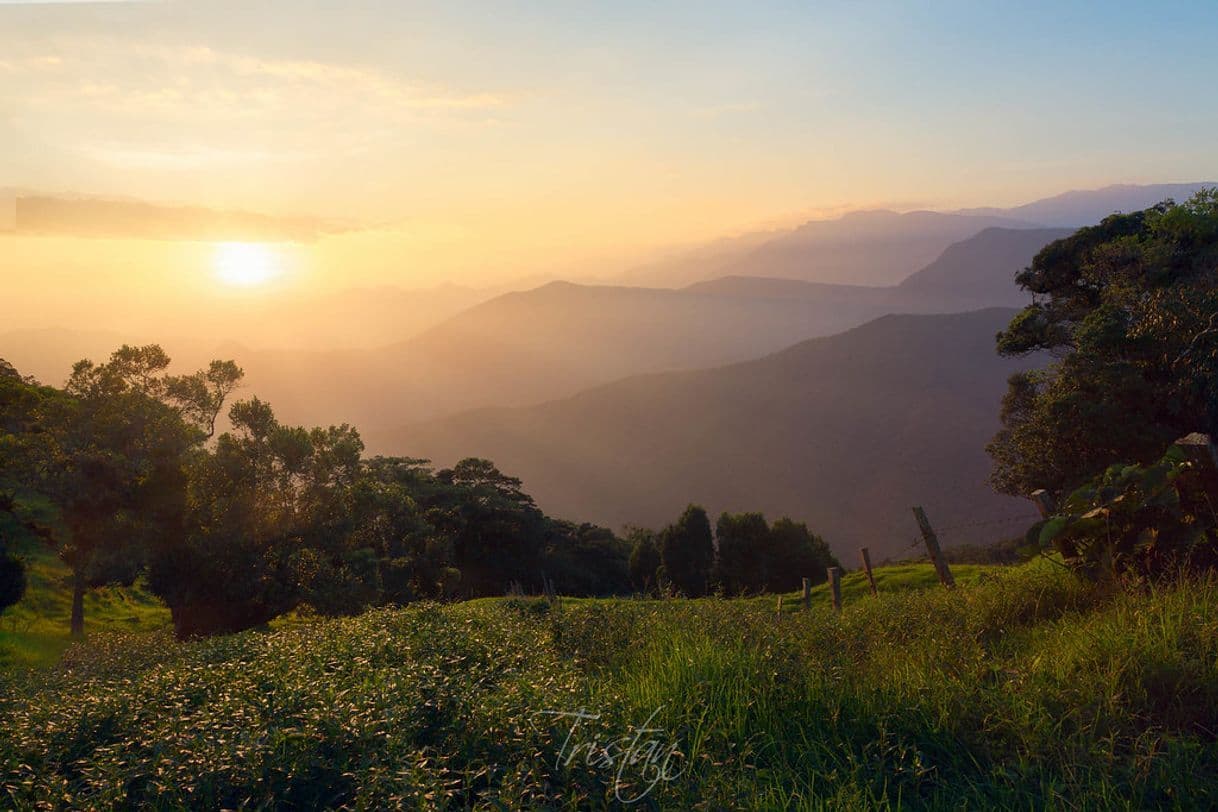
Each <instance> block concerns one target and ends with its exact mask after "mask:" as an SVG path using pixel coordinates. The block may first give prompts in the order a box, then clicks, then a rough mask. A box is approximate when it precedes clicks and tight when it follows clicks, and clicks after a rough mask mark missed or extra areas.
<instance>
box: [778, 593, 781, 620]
mask: <svg viewBox="0 0 1218 812" xmlns="http://www.w3.org/2000/svg"><path fill="white" fill-rule="evenodd" d="M778 619H779V620H782V595H779V596H778Z"/></svg>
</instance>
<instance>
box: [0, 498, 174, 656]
mask: <svg viewBox="0 0 1218 812" xmlns="http://www.w3.org/2000/svg"><path fill="white" fill-rule="evenodd" d="M41 518H43V519H44V520H45V517H41ZM8 529H9V532H10V535H14V536H15V538H14V542H13V547H12V550H13V552H14V553H16V554H17V555H19V556H20V557H21V558H23V559H25V562H26V575H27V578H28V579H29V580H28V587H27V589H26V594H25V597H24V598H22V600H21V602H20V603H18V604H17V605H16V606H13V607H10V608H9V609H7V610H5V612H4V614H3V615H0V670H5V669H13V668H21V667H35V668H39V667H47V666H50V665H53V664H54V663H56V662H58V661H59V658H60V657H61V656H62V655H63V652H64V651H65V650H66V649H67V647H68V645H69V644H70V643H71V639H70V637H69V635H68V623H69V619H70V617H71V613H72V593H71V590H70V588H69V586H68V577H69V570H68V568H67V567H66V566H65V565H64V564H63V562H61V561H60V560H59V559H58V558H57V557H56V556H55V554H54V552H52V551H51V550H50V549H48V548H47V547H46V546H44V545H43V544H41V543H40V542H39V541H37V540H36V539H33V538H29V537H25V536H22V535H20V534H15V533H14V531H15V528H8ZM168 623H169V610H168V609H166V608H165V606H164V604H162V603H161V602H160V601H159V600H157V599H156V598H155V597H154V596H152V595H150V594H149V593H148V592H147V591H146V590H144V589H142V588H141V587H140V585H139V584H138V583H137V584H136V585H134V586H132V587H129V588H128V587H103V588H100V589H94V590H90V592H89V593H88V594H87V595H86V596H85V631H86V633H93V632H106V631H130V632H142V631H150V630H153V629H160V628H164V627H165V626H166V625H167V624H168Z"/></svg>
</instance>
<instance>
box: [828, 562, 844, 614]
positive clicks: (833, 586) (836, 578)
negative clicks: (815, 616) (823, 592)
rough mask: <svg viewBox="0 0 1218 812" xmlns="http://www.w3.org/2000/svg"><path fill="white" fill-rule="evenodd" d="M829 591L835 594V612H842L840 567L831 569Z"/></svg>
mask: <svg viewBox="0 0 1218 812" xmlns="http://www.w3.org/2000/svg"><path fill="white" fill-rule="evenodd" d="M829 591H830V592H832V593H833V611H835V612H840V611H842V570H841V568H840V567H830V568H829Z"/></svg>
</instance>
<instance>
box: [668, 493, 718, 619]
mask: <svg viewBox="0 0 1218 812" xmlns="http://www.w3.org/2000/svg"><path fill="white" fill-rule="evenodd" d="M660 557H661V559H662V560H663V564H664V572H665V575H666V577H667V578H668V579H669V580H670V581H671V582H672V585H673V586H674V587H675V588H676V589H677V590H678V591H680V592H681V593H683V594H684V595H686V596H687V597H690V598H697V597H701V596H702V595H705V594H706V593H707V589H708V586H709V584H710V576H711V570H712V568H713V567H714V563H715V542H714V539H713V538H712V537H711V527H710V520H709V519H708V518H707V516H706V511H705V510H704V509H703V508H701V507H699V506H697V505H690V506H689V507H687V508H686V509H685V512H684V513H682V514H681V517H680V518H679V519H677V521H676V522H675V523H674V524H670V525H669V526H668V527H666V528H664V530H663V531H662V532H661V533H660Z"/></svg>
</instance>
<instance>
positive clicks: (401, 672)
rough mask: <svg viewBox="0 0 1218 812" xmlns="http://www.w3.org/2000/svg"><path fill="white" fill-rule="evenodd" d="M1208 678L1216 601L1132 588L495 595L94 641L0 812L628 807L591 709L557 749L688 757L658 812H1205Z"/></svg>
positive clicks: (1212, 710) (636, 784) (18, 764)
mask: <svg viewBox="0 0 1218 812" xmlns="http://www.w3.org/2000/svg"><path fill="white" fill-rule="evenodd" d="M929 577H930V578H931V580H933V576H929ZM539 605H544V604H539ZM1215 658H1218V585H1216V584H1215V583H1214V581H1213V580H1196V581H1187V582H1184V583H1181V584H1177V585H1172V586H1168V587H1164V588H1162V589H1157V590H1152V591H1147V590H1139V591H1130V592H1120V591H1118V592H1115V593H1113V592H1110V591H1105V590H1097V589H1094V588H1092V587H1090V586H1088V585H1087V584H1085V583H1083V582H1082V581H1080V579H1077V578H1074V577H1072V576H1071V575H1069V574H1068V573H1066V572H1063V571H1062V570H1061V569H1060V568H1057V567H1053V566H1051V565H1049V564H1048V563H1047V562H1038V563H1037V564H1033V565H1029V566H1025V567H1018V568H1010V569H1008V570H1006V571H1003V572H998V573H997V574H994V575H991V576H989V577H988V578H987V579H986V580H985V582H984V583H973V584H965V583H962V584H961V585H960V586H959V588H958V589H956V590H954V591H953V592H950V593H949V592H948V591H947V590H942V589H928V590H919V591H910V592H903V593H882V594H881V596H880V598H878V599H873V598H870V597H868V598H866V599H860V600H858V601H854V602H851V603H848V604H847V606H846V607H845V609H844V611H843V612H841V613H840V614H838V613H833V612H829V611H824V610H823V609H821V608H820V607H817V608H816V609H814V610H813V611H810V612H807V611H796V612H794V613H791V614H787V615H785V616H784V617H783V618H782V619H781V621H778V622H776V621H775V618H774V615H773V606H772V603H771V602H770V601H764V602H753V601H719V600H700V601H662V602H661V601H590V602H575V601H572V602H565V601H564V602H563V604H562V605H561V606H557V607H549V608H548V609H547V610H545V611H534V610H532V609H531V608H528V607H524V606H517V607H516V608H513V606H512V605H509V604H508V603H507V602H504V601H501V600H491V601H479V602H476V603H474V604H458V605H452V606H446V607H438V606H434V605H429V604H419V605H416V606H414V607H410V608H407V609H399V610H375V611H372V612H368V613H365V614H363V615H361V616H359V617H356V618H342V619H331V620H318V621H315V622H311V623H308V624H306V625H295V626H291V627H288V628H283V629H278V630H274V631H271V632H269V633H243V634H239V635H234V636H228V637H215V638H209V639H205V640H200V641H194V642H189V643H175V642H174V641H172V640H169V639H167V638H166V637H164V636H158V635H153V636H151V637H150V636H147V635H138V636H137V635H104V636H102V635H99V636H98V637H97V638H96V639H95V640H92V641H90V643H89V645H87V646H85V645H78V646H76V647H75V648H73V649H72V650H70V651H69V652H68V655H67V657H66V659H65V662H64V667H63V668H62V669H61V670H58V671H56V672H52V673H50V674H44V675H39V676H38V678H37V679H36V680H30V681H20V680H18V681H16V682H14V683H12V684H9V685H5V686H4V687H5V690H4V691H0V806H4V807H6V808H10V807H11V808H16V809H26V808H38V807H42V808H65V807H70V808H116V807H117V808H132V807H149V808H183V807H191V808H199V807H206V808H272V807H274V808H288V807H303V808H317V807H327V806H328V807H346V808H360V809H372V808H399V807H408V808H417V809H469V808H474V809H539V808H547V809H585V808H606V807H611V806H613V805H615V804H616V803H618V802H617V799H616V796H615V781H616V773H615V771H614V770H613V769H612V768H606V767H605V766H603V765H601V764H599V762H598V761H597V759H595V758H587V759H586V758H585V757H584V756H585V752H584V749H581V750H580V751H579V753H578V756H577V757H575V758H574V759H571V760H570V761H569V762H565V763H564V761H563V760H562V759H561V756H562V755H563V753H564V750H563V747H564V742H565V741H567V737H568V734H569V732H570V724H569V720H564V719H561V718H557V717H555V716H552V715H546V714H545V713H544V712H545V711H559V712H561V711H576V710H579V709H580V708H584V709H586V710H587V711H588V712H589V713H591V714H596V715H598V718H596V719H589V720H587V721H586V722H584V723H583V724H582V725H581V726H580V727H579V729H578V730H577V731H576V733H575V735H574V736H573V737H572V739H571V745H568V750H567V752H569V749H570V746H572V745H581V746H582V747H583V748H586V747H588V746H589V745H590V744H591V743H593V742H600V743H606V744H607V743H610V742H613V741H616V740H617V739H618V737H620V736H623V735H629V734H631V733H632V731H633V728H634V727H635V726H638V725H643V724H646V723H647V722H648V718H649V717H653V714H654V717H653V718H652V721H651V723H650V725H649V726H650V727H654V728H662V729H663V732H662V735H661V736H660V738H661V741H663V742H664V743H667V742H669V741H671V742H674V743H675V744H676V745H677V747H678V750H679V761H678V764H679V774H678V775H676V776H675V777H674V778H673V780H671V781H659V782H657V783H656V785H655V787H654V788H653V789H652V790H651V792H650V793H649V794H648V795H647V796H646V798H645V800H644V801H643V803H642V805H643V806H645V807H647V808H661V809H697V808H706V809H738V808H774V809H784V808H825V809H843V808H845V809H874V808H893V807H901V808H905V807H909V808H933V809H965V808H967V809H986V808H1004V809H1028V808H1030V809H1040V808H1059V807H1072V808H1073V807H1082V808H1121V809H1124V808H1130V807H1134V808H1160V807H1186V808H1210V807H1212V806H1214V805H1215V804H1216V803H1218V752H1216V751H1215V748H1214V747H1213V733H1212V720H1213V719H1214V718H1215V716H1216V715H1218V684H1216V683H1215V674H1214V670H1213V668H1212V664H1213V662H1214V661H1215ZM657 709H659V712H658V713H657ZM623 775H624V776H625V778H624V781H625V783H626V785H627V790H628V791H630V790H641V789H642V788H643V787H644V786H645V785H646V784H645V783H644V782H645V781H646V778H645V777H644V776H642V775H641V774H639V773H637V772H632V771H631V770H630V769H629V768H628V769H626V770H624V771H623Z"/></svg>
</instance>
